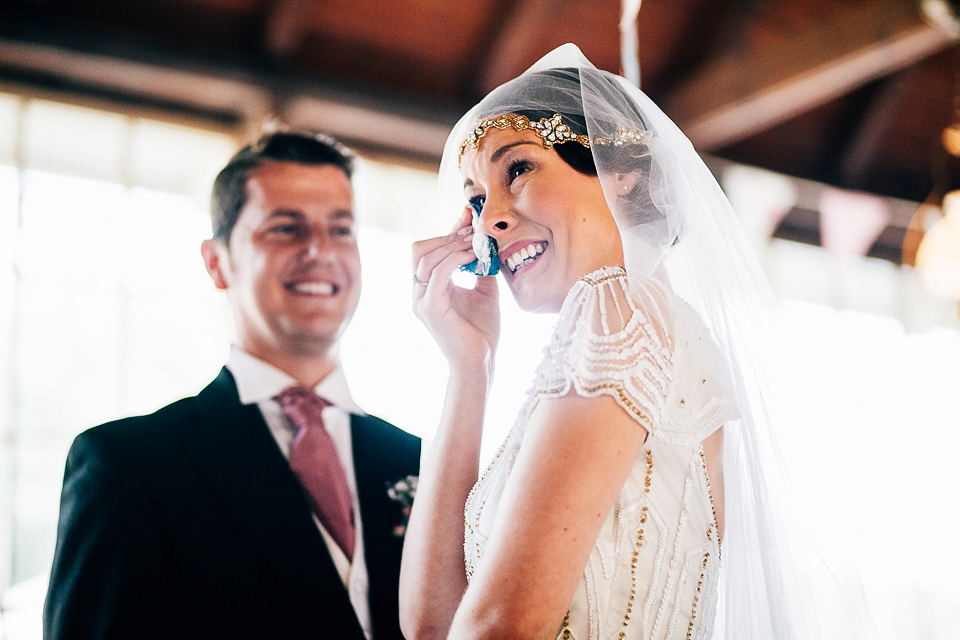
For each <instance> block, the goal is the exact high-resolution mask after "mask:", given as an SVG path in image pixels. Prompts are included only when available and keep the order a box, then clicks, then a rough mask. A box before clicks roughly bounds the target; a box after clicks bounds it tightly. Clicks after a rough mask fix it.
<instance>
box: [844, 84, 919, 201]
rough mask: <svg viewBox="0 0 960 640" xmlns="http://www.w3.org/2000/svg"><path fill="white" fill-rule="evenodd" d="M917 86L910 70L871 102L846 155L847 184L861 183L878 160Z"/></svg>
mask: <svg viewBox="0 0 960 640" xmlns="http://www.w3.org/2000/svg"><path fill="white" fill-rule="evenodd" d="M915 86H916V84H915V75H914V74H911V73H910V72H909V71H905V72H903V73H900V74H897V75H896V76H894V77H892V78H890V80H889V81H887V83H886V85H885V86H884V87H883V88H882V89H881V90H880V93H879V95H877V96H876V97H875V98H874V99H873V101H872V102H871V104H870V106H869V108H868V109H867V112H866V114H865V116H864V117H863V118H862V120H861V121H860V123H859V126H858V127H857V130H856V133H855V134H854V135H853V137H852V138H851V140H850V143H849V144H848V146H847V151H846V153H845V154H844V157H843V161H842V165H841V174H842V176H843V179H844V182H845V183H846V184H860V183H862V182H863V180H864V179H866V177H867V175H868V174H869V173H870V171H871V170H872V169H873V166H874V164H875V163H876V162H877V160H878V157H879V155H878V151H879V150H880V149H881V147H882V146H883V144H884V143H885V142H886V141H887V139H888V138H889V137H890V132H891V130H892V129H893V127H894V126H895V125H896V124H897V115H898V113H899V111H900V108H901V106H902V105H903V101H904V100H905V99H906V98H907V97H908V96H909V94H910V92H911V89H912V88H914V87H915Z"/></svg>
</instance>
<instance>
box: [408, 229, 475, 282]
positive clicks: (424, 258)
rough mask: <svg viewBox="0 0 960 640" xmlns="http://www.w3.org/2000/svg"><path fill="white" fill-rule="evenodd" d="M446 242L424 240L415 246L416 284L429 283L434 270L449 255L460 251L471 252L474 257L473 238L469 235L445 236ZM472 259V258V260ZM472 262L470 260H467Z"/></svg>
mask: <svg viewBox="0 0 960 640" xmlns="http://www.w3.org/2000/svg"><path fill="white" fill-rule="evenodd" d="M443 238H444V239H445V241H443V242H435V241H437V240H440V238H431V239H430V240H423V241H421V242H418V243H416V244H415V245H414V251H413V257H414V263H413V278H414V282H417V281H419V282H427V281H428V280H429V279H430V274H431V273H432V272H433V270H434V268H435V267H436V266H437V265H438V264H440V262H442V261H443V260H444V259H445V258H446V257H447V256H448V255H450V254H451V253H455V252H459V251H467V250H469V251H470V255H471V256H472V255H473V250H472V242H471V236H470V235H469V234H464V235H457V234H454V235H453V236H444V237H443ZM471 259H472V258H471ZM466 262H470V260H466V261H465V262H464V264H466Z"/></svg>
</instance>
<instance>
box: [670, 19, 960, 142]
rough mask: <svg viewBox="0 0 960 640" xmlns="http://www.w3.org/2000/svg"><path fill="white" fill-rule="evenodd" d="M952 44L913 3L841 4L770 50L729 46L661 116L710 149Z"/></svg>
mask: <svg viewBox="0 0 960 640" xmlns="http://www.w3.org/2000/svg"><path fill="white" fill-rule="evenodd" d="M952 44H953V41H952V39H951V38H950V36H948V35H947V34H946V33H944V32H943V31H941V30H940V29H937V28H935V27H933V26H930V25H929V24H927V23H925V22H923V21H922V20H921V18H920V17H919V15H918V14H917V12H916V10H915V8H914V6H913V3H906V2H902V1H900V0H874V1H873V2H868V3H862V4H860V5H856V6H847V7H844V8H843V9H839V10H837V11H836V12H835V13H833V14H831V15H830V16H828V18H827V19H824V20H822V21H820V22H819V23H816V24H812V25H811V26H809V27H805V28H801V29H799V30H797V31H796V32H795V33H791V34H788V35H784V36H782V37H780V38H779V42H777V43H776V45H775V46H769V45H768V46H766V47H764V48H763V50H750V45H749V44H748V43H747V42H743V41H741V42H739V43H736V44H733V45H731V47H730V48H728V49H727V50H726V52H724V53H721V54H720V56H719V57H718V58H717V59H715V60H713V61H711V62H709V63H707V64H705V65H704V66H702V67H701V69H700V70H699V71H698V72H696V73H695V74H694V75H693V76H692V77H691V78H690V79H689V80H688V81H686V82H685V83H683V84H681V85H680V86H679V87H678V88H677V89H676V90H675V91H674V92H673V93H672V94H671V96H670V97H669V99H668V100H667V111H668V112H669V113H670V115H671V116H672V117H673V118H674V120H675V121H677V123H678V124H679V125H680V127H681V128H682V129H683V131H684V132H685V133H686V134H687V136H688V137H689V138H690V140H691V141H692V142H693V143H694V145H695V146H697V148H699V149H701V150H702V151H715V150H717V149H720V148H723V147H725V146H727V145H730V144H732V143H735V142H738V141H740V140H743V139H745V138H748V137H750V136H751V135H753V134H755V133H758V132H760V131H763V130H765V129H767V128H769V127H772V126H774V125H776V124H779V123H781V122H784V121H786V120H788V119H790V118H791V117H793V116H796V115H798V114H800V113H803V112H805V111H808V110H810V109H813V108H814V107H817V106H819V105H822V104H824V103H826V102H829V101H830V100H832V99H834V98H836V97H838V96H840V95H843V94H845V93H848V92H849V91H851V90H852V89H854V88H856V87H859V86H862V85H864V84H865V83H868V82H870V81H872V80H875V79H877V78H880V77H883V76H886V75H888V74H891V73H893V72H895V71H898V70H901V69H903V68H905V67H908V66H909V65H911V64H913V63H915V62H917V61H918V60H922V59H923V58H926V57H927V56H930V55H933V54H936V53H939V52H940V51H943V50H944V49H946V48H948V47H950V46H951V45H952ZM757 49H759V48H757Z"/></svg>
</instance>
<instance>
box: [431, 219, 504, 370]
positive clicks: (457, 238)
mask: <svg viewBox="0 0 960 640" xmlns="http://www.w3.org/2000/svg"><path fill="white" fill-rule="evenodd" d="M470 220H471V215H470V208H469V207H467V208H465V209H464V212H463V215H462V216H460V219H459V220H457V224H456V225H455V226H454V228H453V231H452V232H451V233H449V234H448V235H445V236H441V237H438V238H430V239H429V240H422V241H420V242H415V243H414V245H413V277H414V283H413V311H414V313H415V314H416V316H417V317H418V318H420V321H421V322H423V324H424V325H425V326H426V327H427V329H428V330H429V331H430V333H431V334H432V335H433V337H434V339H435V340H436V341H437V344H438V345H439V346H440V350H441V351H443V354H444V356H445V357H446V358H447V360H448V362H449V363H450V366H451V368H452V369H453V368H458V369H459V368H461V367H463V368H464V371H465V372H469V371H476V370H477V369H476V367H482V369H483V371H484V372H485V373H486V374H487V375H490V374H491V373H492V371H493V356H494V354H495V352H496V349H497V341H498V340H499V338H500V306H499V302H498V291H497V282H496V278H495V277H491V276H483V277H478V278H477V284H476V286H475V287H474V288H473V289H464V288H462V287H458V286H456V285H455V284H453V282H452V281H451V279H450V276H451V275H452V274H453V272H454V271H456V270H457V269H459V268H460V265H464V264H467V263H468V262H470V261H472V260H474V259H475V258H476V256H475V255H474V253H473V247H472V244H471V239H472V234H471V231H472V229H471V226H470Z"/></svg>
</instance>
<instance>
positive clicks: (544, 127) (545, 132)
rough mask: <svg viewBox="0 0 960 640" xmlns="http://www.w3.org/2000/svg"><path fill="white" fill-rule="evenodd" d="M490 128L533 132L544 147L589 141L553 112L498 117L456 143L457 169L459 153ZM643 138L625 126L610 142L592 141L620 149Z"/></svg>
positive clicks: (475, 143)
mask: <svg viewBox="0 0 960 640" xmlns="http://www.w3.org/2000/svg"><path fill="white" fill-rule="evenodd" d="M490 127H495V128H497V129H501V130H503V129H516V130H517V131H527V130H530V131H533V132H534V133H536V134H537V136H538V137H539V138H540V140H541V141H542V142H543V146H544V147H547V148H549V147H552V146H553V145H555V144H559V143H561V142H568V141H573V142H579V143H580V144H582V145H583V146H584V147H586V148H588V149H589V148H590V138H588V137H587V136H585V135H583V134H579V133H574V132H573V131H572V130H571V129H570V126H569V125H567V124H565V123H564V122H563V116H561V115H560V114H559V113H555V114H553V115H552V116H550V117H549V118H540V119H539V120H537V121H533V120H531V119H530V118H528V117H527V116H522V115H521V116H509V115H502V116H498V117H496V118H484V119H483V120H481V121H480V122H478V123H477V126H476V127H474V128H473V131H471V132H470V134H469V135H468V136H467V137H466V139H465V140H464V141H463V142H461V143H460V151H459V152H458V153H457V166H459V165H460V160H461V158H463V152H464V151H465V150H466V148H467V147H471V148H473V149H474V150H476V149H478V148H479V146H480V139H481V138H482V137H483V136H485V135H487V132H488V131H489V130H490ZM646 138H647V132H646V131H643V130H641V129H628V128H626V127H617V131H616V132H615V133H614V135H613V139H608V138H594V140H593V144H595V145H598V146H601V147H622V146H623V145H625V144H641V143H642V142H643V141H644V140H646Z"/></svg>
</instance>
